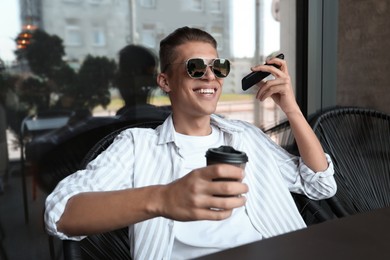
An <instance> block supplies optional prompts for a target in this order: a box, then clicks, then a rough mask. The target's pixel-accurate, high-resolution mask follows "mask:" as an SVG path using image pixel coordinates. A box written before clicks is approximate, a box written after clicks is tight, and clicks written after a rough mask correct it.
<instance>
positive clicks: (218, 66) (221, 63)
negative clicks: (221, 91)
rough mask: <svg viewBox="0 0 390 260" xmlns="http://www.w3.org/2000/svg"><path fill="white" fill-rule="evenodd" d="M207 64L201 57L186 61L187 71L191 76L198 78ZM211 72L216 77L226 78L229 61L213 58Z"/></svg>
mask: <svg viewBox="0 0 390 260" xmlns="http://www.w3.org/2000/svg"><path fill="white" fill-rule="evenodd" d="M207 66H208V65H207V64H206V63H205V61H204V60H203V59H200V58H194V59H189V60H188V61H187V72H188V75H190V77H191V78H194V79H200V78H201V77H203V76H204V74H205V73H206V70H207ZM211 68H212V70H213V73H214V75H215V76H216V77H218V78H226V77H227V75H229V72H230V62H229V60H227V59H215V60H214V61H213V65H212V66H211Z"/></svg>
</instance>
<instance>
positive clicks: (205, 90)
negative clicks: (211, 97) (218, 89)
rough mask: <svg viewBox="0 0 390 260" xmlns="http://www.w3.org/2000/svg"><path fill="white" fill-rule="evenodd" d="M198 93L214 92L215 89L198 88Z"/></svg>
mask: <svg viewBox="0 0 390 260" xmlns="http://www.w3.org/2000/svg"><path fill="white" fill-rule="evenodd" d="M196 93H199V94H214V93H215V91H214V89H198V90H197V91H196Z"/></svg>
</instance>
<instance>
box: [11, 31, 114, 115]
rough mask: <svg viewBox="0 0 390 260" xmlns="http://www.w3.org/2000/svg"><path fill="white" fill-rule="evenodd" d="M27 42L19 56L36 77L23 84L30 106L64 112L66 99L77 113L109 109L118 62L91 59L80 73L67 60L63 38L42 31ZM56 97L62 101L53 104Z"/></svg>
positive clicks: (100, 58) (70, 107) (82, 67)
mask: <svg viewBox="0 0 390 260" xmlns="http://www.w3.org/2000/svg"><path fill="white" fill-rule="evenodd" d="M24 35H25V34H24V33H23V32H22V33H20V34H19V37H18V38H17V39H16V40H17V42H18V43H19V42H21V41H22V40H21V39H24V38H21V37H24ZM26 37H27V36H26ZM27 38H28V41H25V43H28V44H25V45H23V46H22V47H21V48H19V49H18V50H17V51H16V52H15V53H16V55H17V57H18V59H19V60H23V59H25V60H27V62H28V65H29V68H30V70H31V72H32V73H33V74H34V76H31V77H30V78H28V79H25V80H24V82H23V84H22V89H23V93H25V94H27V95H29V97H24V100H25V101H27V102H28V104H29V105H31V106H35V108H36V109H38V110H50V109H53V108H54V107H55V108H61V106H63V102H62V101H63V100H64V99H67V100H68V101H69V102H66V103H67V107H66V108H67V109H74V110H89V111H92V109H93V108H94V107H96V106H98V105H102V106H103V107H106V106H107V105H108V103H109V102H110V92H109V88H110V87H111V82H112V80H113V79H114V74H115V70H116V64H115V62H114V61H112V60H109V59H107V58H106V57H93V56H91V55H88V56H87V57H86V59H85V60H84V61H83V63H82V65H81V68H80V70H79V71H78V72H76V71H74V69H72V68H71V67H70V66H69V64H67V63H66V62H65V61H64V60H63V57H64V56H65V49H64V46H63V43H62V39H61V38H59V37H58V36H56V35H49V34H47V33H46V32H45V31H43V30H39V29H38V30H35V31H33V32H32V33H31V37H30V36H29V37H27ZM35 91H36V92H35ZM37 93H39V95H36V94H37ZM53 94H54V95H53ZM53 96H58V97H59V98H60V100H59V101H58V102H57V103H54V102H52V100H51V98H52V97H53Z"/></svg>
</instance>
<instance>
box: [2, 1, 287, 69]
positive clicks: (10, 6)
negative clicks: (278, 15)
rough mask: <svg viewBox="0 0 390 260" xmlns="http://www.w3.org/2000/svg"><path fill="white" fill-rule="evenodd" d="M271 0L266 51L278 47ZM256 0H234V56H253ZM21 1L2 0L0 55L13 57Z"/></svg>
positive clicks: (266, 6) (267, 6) (266, 3)
mask: <svg viewBox="0 0 390 260" xmlns="http://www.w3.org/2000/svg"><path fill="white" fill-rule="evenodd" d="M271 2H272V0H263V3H264V13H263V15H264V21H263V25H264V27H263V32H264V41H263V54H265V55H268V54H270V53H272V52H274V51H277V50H278V48H279V45H280V43H279V41H280V30H279V23H278V22H276V21H274V19H273V18H272V16H271ZM254 6H255V0H234V1H233V6H232V7H233V38H232V41H233V42H232V45H233V54H234V56H235V57H252V56H253V54H254V48H255V29H254V24H255V10H254ZM18 9H19V1H17V0H0V58H1V59H2V60H4V61H6V62H7V61H12V60H14V53H13V52H14V50H15V47H16V46H15V41H14V39H15V38H16V35H17V34H18V33H19V32H20V20H19V11H18Z"/></svg>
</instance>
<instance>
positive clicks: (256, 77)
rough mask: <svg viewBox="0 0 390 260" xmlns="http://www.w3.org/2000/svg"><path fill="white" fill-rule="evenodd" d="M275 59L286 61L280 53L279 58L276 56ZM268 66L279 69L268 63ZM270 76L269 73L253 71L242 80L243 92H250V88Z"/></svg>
mask: <svg viewBox="0 0 390 260" xmlns="http://www.w3.org/2000/svg"><path fill="white" fill-rule="evenodd" d="M275 58H279V59H284V54H283V53H280V54H278V55H277V56H275ZM266 65H271V66H274V67H276V68H279V67H278V66H277V65H274V64H267V63H266ZM268 75H270V73H269V72H265V71H252V72H251V73H249V74H248V75H246V76H245V77H244V78H243V79H242V80H241V84H242V90H248V89H249V88H250V87H252V86H253V85H255V84H256V83H257V82H259V81H261V80H263V79H264V78H265V77H267V76H268Z"/></svg>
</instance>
